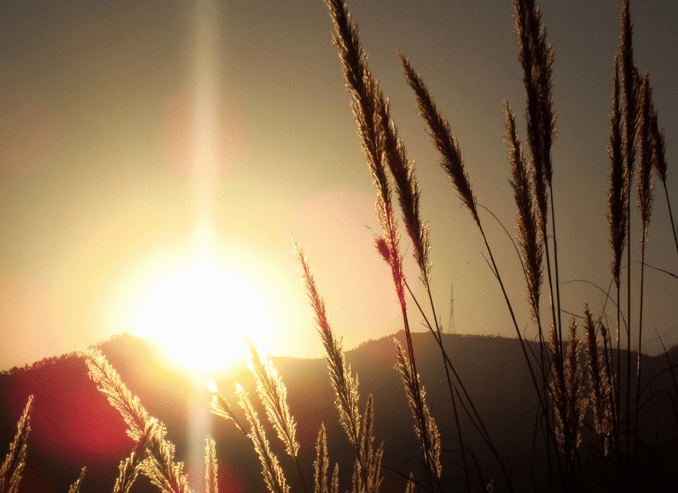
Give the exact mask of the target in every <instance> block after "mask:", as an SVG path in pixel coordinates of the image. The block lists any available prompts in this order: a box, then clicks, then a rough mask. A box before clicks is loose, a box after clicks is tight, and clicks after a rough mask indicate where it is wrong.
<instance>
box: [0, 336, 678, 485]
mask: <svg viewBox="0 0 678 493" xmlns="http://www.w3.org/2000/svg"><path fill="white" fill-rule="evenodd" d="M395 337H396V338H398V339H399V340H401V342H404V341H403V334H402V333H399V334H396V336H395ZM413 337H414V343H415V348H416V357H417V365H418V366H417V369H418V371H419V373H420V374H421V375H422V381H423V384H424V386H425V387H426V391H427V396H428V402H429V405H430V407H431V409H432V412H433V414H434V416H435V417H436V419H437V422H438V426H439V428H440V431H441V433H442V435H443V449H444V452H443V466H444V467H445V468H446V469H447V470H448V471H453V474H452V475H451V477H452V478H453V479H454V481H455V485H456V488H455V485H448V486H449V491H455V490H456V489H458V488H459V487H461V486H462V484H463V483H462V481H463V479H462V478H463V471H462V469H461V465H462V461H461V457H460V456H459V454H458V453H457V452H456V450H458V447H457V445H456V442H457V439H458V438H457V432H456V427H455V426H454V420H453V418H452V412H451V400H450V394H449V390H448V387H447V383H446V377H445V372H444V368H443V366H442V365H441V363H440V361H441V359H440V354H439V353H440V352H439V349H438V348H437V346H436V345H435V343H434V341H433V339H432V338H431V337H430V336H429V335H428V334H414V335H413ZM444 342H445V347H446V350H447V352H448V355H449V356H450V359H451V360H452V361H453V363H454V365H455V369H456V371H457V372H458V374H459V375H460V377H461V378H462V379H463V381H464V385H465V387H466V389H467V391H468V393H469V394H470V396H471V397H472V399H473V402H474V404H475V406H476V409H477V411H478V413H479V414H480V416H481V417H482V419H483V422H484V426H486V427H487V429H488V431H489V433H490V435H491V436H492V440H493V443H494V446H495V447H496V448H497V450H498V451H499V453H500V454H501V456H502V457H504V458H505V460H506V465H507V468H508V470H509V471H510V473H511V476H512V477H513V478H514V480H515V482H516V486H518V487H520V488H521V489H522V488H523V487H528V486H529V485H530V470H531V471H532V472H533V473H534V474H535V476H536V478H535V480H536V481H539V480H541V479H543V477H544V476H545V474H546V469H545V466H544V462H543V460H544V454H543V453H542V450H541V449H539V448H537V449H533V448H532V447H533V445H532V441H533V440H532V439H533V436H534V428H535V416H536V414H535V413H536V402H537V401H536V399H535V397H534V396H535V392H534V388H533V384H532V381H531V379H530V377H529V372H528V370H527V365H526V363H525V361H524V358H523V355H522V352H521V349H520V345H519V344H518V341H516V340H514V339H505V338H499V337H496V338H494V337H474V336H460V335H444ZM530 347H531V348H532V349H533V350H535V351H536V350H537V347H538V346H537V345H536V344H534V343H531V344H530ZM102 350H103V352H104V353H105V354H106V356H107V357H108V359H109V361H110V362H111V364H112V365H113V366H114V367H115V368H116V369H117V370H118V372H119V373H120V375H121V378H122V380H123V381H124V382H125V384H126V385H127V386H128V388H129V389H130V390H131V391H132V392H133V393H134V394H135V395H137V396H138V397H139V398H140V399H141V402H142V404H143V405H144V406H145V407H146V408H147V409H148V411H149V412H150V413H151V414H152V415H153V416H155V417H157V418H158V419H160V420H161V421H162V422H163V423H165V425H166V426H167V431H168V438H169V439H170V440H171V441H172V442H174V443H175V444H176V446H177V459H178V460H183V461H185V462H186V463H187V468H188V471H189V474H190V478H191V482H192V484H193V485H194V487H195V488H196V491H200V490H201V486H200V485H201V484H202V481H203V479H202V478H203V476H204V472H203V467H204V465H203V464H204V458H203V454H204V445H205V437H206V435H207V434H211V435H212V436H213V437H214V438H215V439H216V440H217V454H218V459H219V468H220V476H221V477H220V486H221V491H229V492H230V491H242V492H259V491H265V487H264V483H263V480H262V478H261V475H260V466H259V463H258V460H257V458H256V456H255V454H254V452H253V451H252V450H251V448H250V446H249V443H248V441H247V440H246V439H245V437H243V436H242V434H240V432H238V431H237V430H236V429H235V426H233V424H232V423H229V422H226V421H224V420H223V419H221V418H217V417H215V416H213V415H211V414H210V413H209V401H210V398H211V394H210V392H209V391H208V390H207V388H206V386H205V383H204V382H191V381H190V380H189V379H188V378H187V377H185V376H183V375H181V374H179V373H177V372H176V371H173V370H172V369H170V368H167V367H165V366H162V364H161V363H160V359H159V358H158V356H157V354H156V353H155V352H154V349H153V347H152V346H151V345H150V344H149V343H148V342H146V341H143V340H140V339H137V338H134V337H132V336H129V335H123V336H118V337H115V338H113V339H111V340H110V341H107V342H105V343H104V344H102ZM622 356H624V354H622ZM667 358H668V359H669V360H671V361H676V362H678V350H677V349H676V348H674V349H672V350H671V351H670V352H669V354H668V355H661V356H657V357H653V358H650V357H647V358H645V359H644V361H643V363H644V368H645V369H646V375H647V378H646V381H650V375H654V376H655V377H654V378H653V379H652V385H651V387H648V392H647V394H648V395H649V394H650V393H653V395H655V399H654V400H653V401H652V404H651V406H652V412H648V413H646V414H645V416H647V422H645V423H644V424H645V428H646V431H654V430H658V432H659V433H657V434H656V436H655V435H654V434H649V433H646V438H647V440H648V443H649V444H650V445H652V446H654V445H655V444H656V443H659V444H660V446H659V447H657V450H661V451H663V453H664V460H670V457H671V455H670V454H672V453H675V450H676V446H675V443H676V438H677V437H678V432H677V429H676V422H675V415H674V413H673V408H672V407H671V400H670V399H669V398H668V396H669V395H673V397H674V398H675V397H676V388H675V387H674V383H673V379H672V375H671V372H669V371H666V370H667V368H668V367H669V361H667ZM346 359H347V362H348V363H349V364H350V365H351V367H352V369H353V370H354V371H355V372H357V373H358V375H359V381H360V394H361V406H364V403H365V401H366V398H367V395H368V394H369V393H372V394H373V395H374V397H375V413H376V416H375V435H376V437H377V441H378V442H380V441H381V440H383V441H384V442H385V456H384V466H385V469H384V474H385V478H386V479H385V487H384V491H393V489H394V488H397V489H396V491H403V486H402V484H403V480H402V477H401V476H400V475H399V474H398V473H396V472H393V471H399V472H400V473H407V472H409V471H410V470H413V469H414V470H416V469H417V468H418V467H419V463H420V458H419V449H418V440H417V438H416V436H415V433H414V429H413V421H412V418H411V414H410V410H409V408H408V406H407V401H406V398H405V394H404V391H403V387H402V384H401V382H400V379H399V377H398V375H397V371H396V370H395V350H394V345H393V337H386V338H384V339H380V340H376V341H369V342H366V343H364V344H362V345H361V346H360V347H358V348H356V349H354V350H352V351H349V352H347V354H346ZM634 361H635V356H634ZM274 364H275V366H276V368H277V369H278V371H279V373H280V374H281V376H282V378H283V380H284V382H285V384H286V386H287V389H288V397H289V399H290V408H291V411H292V413H293V415H294V416H295V418H296V420H297V424H298V438H299V441H300V443H301V447H302V449H301V463H302V465H303V468H304V471H303V472H304V474H305V476H306V478H307V481H312V463H313V460H314V458H315V450H314V446H315V440H316V436H317V432H318V429H319V427H320V423H321V422H324V423H325V425H326V427H327V431H328V445H329V451H330V459H331V461H332V462H335V461H336V462H339V463H340V471H341V477H342V481H343V483H342V484H343V485H344V487H345V486H348V484H350V483H349V482H350V475H351V470H352V462H353V457H354V451H353V449H352V446H351V445H350V444H349V442H348V440H347V438H346V437H345V434H344V432H343V430H341V428H340V426H339V424H338V420H337V412H336V409H335V407H334V394H333V390H332V387H331V383H330V378H329V375H328V372H327V367H326V362H325V361H324V360H323V359H305V360H302V359H295V358H274ZM235 381H239V382H240V383H242V384H243V386H244V387H245V388H246V389H248V390H249V391H250V393H251V394H252V395H253V394H254V393H255V391H254V388H253V380H252V377H251V375H250V374H249V372H248V371H247V370H246V369H244V368H243V369H241V370H239V371H237V372H235V373H234V374H233V375H231V376H229V377H228V378H222V379H219V380H218V381H217V383H218V386H219V389H220V392H221V393H222V395H224V396H225V397H226V398H227V399H229V400H230V401H231V402H232V403H233V404H234V407H236V406H235V397H234V395H233V384H234V382H235ZM31 394H34V395H35V402H34V408H33V416H32V431H31V435H30V437H29V447H28V460H27V467H26V470H25V473H24V480H23V482H22V485H21V489H20V491H21V492H23V493H25V492H30V493H33V492H35V493H41V492H66V491H68V486H69V485H70V484H71V483H72V482H73V481H74V480H75V479H76V478H77V477H78V474H79V471H80V468H81V467H82V466H87V474H86V476H85V480H84V482H83V485H82V491H83V493H87V492H95V491H97V492H99V491H110V490H111V489H112V487H113V483H114V481H115V477H116V475H117V468H118V464H119V462H120V461H121V460H123V459H124V458H125V457H126V456H127V455H128V454H129V452H130V451H131V449H132V440H131V439H129V438H128V437H127V435H126V434H125V427H124V423H123V421H122V418H121V417H120V416H119V414H118V412H117V411H116V410H114V409H113V408H112V407H111V406H110V405H109V404H108V402H107V401H106V399H105V397H104V396H103V395H102V394H100V393H99V392H98V391H97V389H96V386H95V384H94V382H92V381H90V380H89V378H88V376H87V370H86V366H85V364H84V362H83V361H82V360H81V359H79V358H77V357H76V355H74V354H69V355H64V356H62V357H60V358H51V359H48V360H43V361H41V362H39V363H36V364H34V365H33V366H31V367H25V368H21V369H13V370H12V371H10V372H7V373H2V374H0V412H1V413H2V420H1V421H0V455H1V456H2V457H4V455H5V454H6V452H7V448H8V445H9V443H10V441H11V440H12V438H13V436H14V433H15V432H16V422H17V420H18V418H19V416H20V414H21V411H22V409H23V407H24V405H25V403H26V400H27V399H28V396H29V395H31ZM263 415H264V413H263V411H260V416H261V417H262V418H263ZM462 430H463V437H462V438H463V440H464V442H465V444H466V445H467V446H468V447H469V449H470V450H471V451H472V452H473V459H471V458H470V457H469V458H468V461H469V465H468V467H469V470H470V471H471V478H472V481H474V486H475V484H478V485H480V484H481V482H482V483H484V484H486V483H487V481H489V480H490V479H492V478H495V479H500V471H499V468H498V466H497V463H496V461H495V460H494V459H493V458H492V455H491V454H490V453H489V449H488V447H487V445H486V444H484V443H483V442H482V441H481V440H480V439H479V435H478V433H477V432H476V431H475V430H474V428H473V425H472V424H471V423H470V422H469V420H468V419H467V418H462ZM269 439H270V441H271V443H272V445H273V446H274V449H275V451H276V452H277V453H278V454H279V458H280V460H281V463H282V465H283V467H284V468H285V469H286V470H287V471H289V474H290V477H289V479H290V481H291V483H292V484H293V485H297V483H298V479H297V478H296V477H295V476H292V472H294V469H293V467H292V466H293V464H292V462H291V460H290V459H289V457H286V456H284V452H283V450H282V448H281V447H280V446H279V443H278V442H277V438H275V437H274V433H273V432H271V433H270V434H269ZM582 455H585V454H582ZM667 458H668V459H667ZM673 460H674V461H675V456H674V459H673ZM475 461H477V463H478V464H479V465H480V468H481V470H482V472H483V476H482V478H479V476H478V474H476V471H475V466H474V465H473V464H474V463H475ZM194 464H196V465H194ZM667 468H669V469H670V470H674V471H675V468H676V467H675V462H673V463H672V464H669V465H668V466H667ZM671 468H673V469H671ZM448 477H449V476H448ZM475 481H478V482H475ZM396 485H397V486H396ZM133 491H135V492H139V493H142V492H145V491H155V490H154V489H153V488H151V486H150V485H149V483H148V481H147V480H145V479H143V478H142V479H141V480H140V481H139V483H138V484H136V485H135V487H134V489H133ZM293 491H300V489H299V488H295V489H294V490H293Z"/></svg>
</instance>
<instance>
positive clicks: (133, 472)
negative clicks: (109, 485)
mask: <svg viewBox="0 0 678 493" xmlns="http://www.w3.org/2000/svg"><path fill="white" fill-rule="evenodd" d="M155 429H156V427H155V424H153V425H152V426H146V429H145V431H144V433H143V435H142V436H141V438H139V440H138V441H137V442H136V444H135V445H134V449H133V450H132V453H131V454H130V455H129V456H127V458H125V460H123V461H122V462H120V465H119V466H118V477H117V478H116V480H115V485H114V487H113V493H129V491H130V490H131V489H132V485H133V484H134V482H135V481H136V480H137V477H139V474H140V473H141V464H142V462H143V461H144V460H146V459H147V455H146V449H147V448H148V446H149V443H150V440H151V438H152V437H153V436H154V434H155Z"/></svg>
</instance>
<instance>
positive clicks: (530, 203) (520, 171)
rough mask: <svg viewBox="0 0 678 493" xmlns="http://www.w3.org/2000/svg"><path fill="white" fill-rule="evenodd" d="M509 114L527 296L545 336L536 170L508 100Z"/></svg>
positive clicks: (508, 136) (508, 138) (508, 134)
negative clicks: (534, 182)
mask: <svg viewBox="0 0 678 493" xmlns="http://www.w3.org/2000/svg"><path fill="white" fill-rule="evenodd" d="M504 114H505V117H506V137H505V140H506V143H507V144H508V146H509V162H510V163H511V175H512V180H511V186H512V187H513V193H514V197H515V201H516V205H517V206H518V213H517V217H516V229H517V231H518V234H517V237H518V245H519V246H520V253H521V258H520V259H521V262H522V264H523V271H524V273H525V283H526V285H527V298H528V301H529V303H530V309H531V311H532V318H533V320H534V321H535V323H536V324H537V325H538V326H539V329H540V331H539V335H540V340H542V339H541V316H540V310H539V301H540V298H541V285H542V277H543V269H542V260H543V256H544V243H543V241H542V240H541V238H540V237H539V231H538V226H537V217H536V204H535V202H534V196H533V195H534V192H533V189H532V183H531V182H530V175H531V174H532V170H531V169H530V167H529V166H528V165H527V163H526V162H525V156H524V154H523V149H522V146H521V145H520V138H519V137H518V132H517V130H516V117H515V115H514V114H513V113H512V112H511V108H510V106H509V104H508V102H507V101H504Z"/></svg>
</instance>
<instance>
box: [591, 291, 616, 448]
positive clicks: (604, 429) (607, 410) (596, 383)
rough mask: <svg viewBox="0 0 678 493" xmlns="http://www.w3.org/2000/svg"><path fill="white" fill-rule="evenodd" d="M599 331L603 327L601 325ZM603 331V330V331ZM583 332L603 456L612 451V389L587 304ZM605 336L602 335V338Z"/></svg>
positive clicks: (592, 405) (597, 432)
mask: <svg viewBox="0 0 678 493" xmlns="http://www.w3.org/2000/svg"><path fill="white" fill-rule="evenodd" d="M601 329H603V326H602V325H601ZM603 330H604V329H603ZM584 332H585V334H586V354H587V359H586V369H587V372H588V375H589V388H590V397H589V402H590V403H591V409H592V411H593V429H594V431H595V433H596V435H598V436H599V437H600V438H601V439H602V441H603V448H604V453H605V456H606V457H607V456H608V455H609V453H610V450H611V449H612V446H611V445H612V440H613V439H614V435H613V425H614V420H613V419H614V414H613V407H614V402H613V389H612V384H611V382H610V376H609V374H608V371H607V367H606V365H605V361H604V355H603V351H604V350H603V349H602V348H601V347H600V344H599V342H598V335H597V333H596V323H595V322H594V321H593V318H592V316H591V311H590V309H589V305H588V303H584ZM604 337H605V334H603V338H604Z"/></svg>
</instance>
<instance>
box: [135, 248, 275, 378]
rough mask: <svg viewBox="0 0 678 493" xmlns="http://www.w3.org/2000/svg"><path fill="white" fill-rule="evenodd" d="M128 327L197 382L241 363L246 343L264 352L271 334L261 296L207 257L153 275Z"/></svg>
mask: <svg viewBox="0 0 678 493" xmlns="http://www.w3.org/2000/svg"><path fill="white" fill-rule="evenodd" d="M131 322H132V333H134V334H135V335H138V336H140V337H144V338H147V339H150V340H152V341H154V342H155V343H157V344H158V345H159V346H160V348H161V349H162V351H163V353H164V355H165V356H166V357H167V359H168V360H169V361H171V362H172V363H173V364H176V365H178V366H180V367H181V368H182V369H185V370H187V371H189V372H190V373H191V374H193V375H195V376H201V377H207V376H209V375H212V374H215V373H218V372H221V371H227V370H228V369H230V368H231V367H232V366H233V365H234V364H236V363H238V362H242V361H244V359H245V357H246V355H247V341H248V340H251V341H252V343H253V344H254V345H255V346H257V347H258V348H259V349H260V350H262V351H264V352H266V349H267V347H266V346H267V341H268V340H269V339H270V333H271V331H272V329H273V316H272V314H271V310H270V309H269V308H268V307H267V303H266V301H265V296H264V294H263V292H262V290H261V289H259V288H258V287H257V286H256V285H254V284H253V283H252V282H251V281H249V280H248V279H246V278H245V277H243V276H242V275H241V274H239V273H237V272H235V271H234V270H231V269H229V268H228V267H227V266H226V265H225V264H224V263H222V262H219V261H218V260H217V259H216V258H212V257H209V256H202V257H197V258H191V259H189V260H187V261H184V262H177V263H176V264H175V265H174V266H173V267H169V268H166V269H165V270H164V271H161V272H158V273H157V274H156V276H155V278H154V279H152V280H151V281H150V282H148V283H147V284H146V286H145V287H144V288H143V289H142V290H141V294H140V297H139V299H138V300H137V302H136V303H135V306H134V308H133V312H132V321H131Z"/></svg>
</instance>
